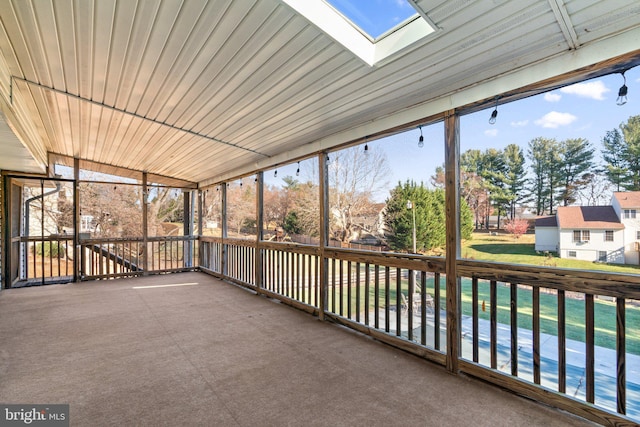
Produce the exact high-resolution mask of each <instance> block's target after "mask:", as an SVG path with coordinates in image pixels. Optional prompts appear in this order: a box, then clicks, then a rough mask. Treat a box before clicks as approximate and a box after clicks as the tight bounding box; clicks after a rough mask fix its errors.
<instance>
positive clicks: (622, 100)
mask: <svg viewBox="0 0 640 427" xmlns="http://www.w3.org/2000/svg"><path fill="white" fill-rule="evenodd" d="M626 72H627V70H624V71H623V72H622V73H621V74H622V78H623V79H624V82H623V83H622V86H621V87H620V90H618V99H616V104H617V105H624V104H626V103H627V78H626V77H625V75H624V73H626Z"/></svg>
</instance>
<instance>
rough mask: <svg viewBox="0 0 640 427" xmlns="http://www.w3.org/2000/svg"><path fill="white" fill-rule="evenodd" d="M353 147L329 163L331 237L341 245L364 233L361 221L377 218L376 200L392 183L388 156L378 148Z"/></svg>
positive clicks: (336, 155) (341, 152)
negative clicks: (374, 216) (390, 182)
mask: <svg viewBox="0 0 640 427" xmlns="http://www.w3.org/2000/svg"><path fill="white" fill-rule="evenodd" d="M368 148H369V149H368V150H367V151H364V150H363V149H362V147H351V148H347V149H345V150H340V151H338V152H336V153H334V154H332V155H331V160H330V162H329V204H330V216H331V218H330V219H331V220H330V230H331V234H332V235H333V236H334V237H335V238H337V239H339V240H340V241H341V242H348V241H350V240H351V239H352V238H353V237H354V235H355V233H356V232H357V231H365V232H369V233H372V234H375V231H376V230H367V229H363V227H366V225H362V221H360V224H361V225H358V221H357V220H358V218H363V217H371V216H373V215H375V214H376V213H375V210H376V207H375V200H374V198H375V196H376V195H377V193H378V192H379V191H380V190H382V189H383V188H385V187H386V186H387V183H388V179H387V177H388V176H389V164H388V162H387V157H386V154H385V153H384V152H383V151H382V150H381V149H379V148H377V147H375V146H371V147H368Z"/></svg>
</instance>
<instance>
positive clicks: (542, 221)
mask: <svg viewBox="0 0 640 427" xmlns="http://www.w3.org/2000/svg"><path fill="white" fill-rule="evenodd" d="M557 226H558V221H557V220H556V216H555V215H552V216H541V217H539V218H536V227H557Z"/></svg>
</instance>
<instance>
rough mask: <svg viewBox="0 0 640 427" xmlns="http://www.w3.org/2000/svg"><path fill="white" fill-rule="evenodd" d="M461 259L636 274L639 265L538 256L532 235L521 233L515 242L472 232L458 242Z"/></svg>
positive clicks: (638, 272)
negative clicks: (460, 247)
mask: <svg viewBox="0 0 640 427" xmlns="http://www.w3.org/2000/svg"><path fill="white" fill-rule="evenodd" d="M462 257H463V258H466V259H476V260H484V261H498V262H506V263H510V264H525V265H541V266H549V267H560V268H573V269H577V270H597V271H609V272H615V273H627V274H640V266H637V265H621V264H605V263H594V262H590V261H580V260H575V259H567V258H558V257H557V256H554V255H552V256H547V255H545V254H544V253H538V252H536V250H535V236H534V235H533V234H525V235H524V236H522V237H521V238H520V239H518V240H515V239H514V238H513V237H512V236H510V235H508V234H499V235H497V236H493V235H490V234H487V233H474V234H473V238H472V239H471V240H467V241H464V242H462Z"/></svg>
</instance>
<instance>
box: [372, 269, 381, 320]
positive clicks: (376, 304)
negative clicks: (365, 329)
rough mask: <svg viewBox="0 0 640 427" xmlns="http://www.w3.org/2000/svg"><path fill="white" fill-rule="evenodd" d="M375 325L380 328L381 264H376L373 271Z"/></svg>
mask: <svg viewBox="0 0 640 427" xmlns="http://www.w3.org/2000/svg"><path fill="white" fill-rule="evenodd" d="M373 300H374V303H373V305H374V307H373V309H374V310H375V311H374V312H373V326H374V327H375V328H376V329H380V266H379V265H378V264H376V265H375V266H374V271H373Z"/></svg>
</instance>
